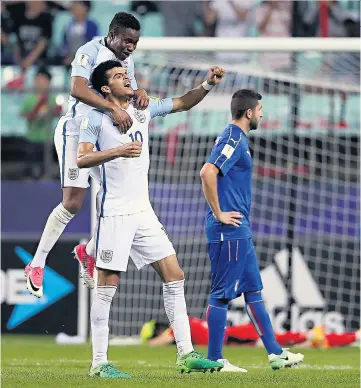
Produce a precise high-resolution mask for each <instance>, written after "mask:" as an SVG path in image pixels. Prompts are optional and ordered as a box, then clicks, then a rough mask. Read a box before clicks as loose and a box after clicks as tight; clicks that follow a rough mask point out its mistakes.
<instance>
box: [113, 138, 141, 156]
mask: <svg viewBox="0 0 361 388" xmlns="http://www.w3.org/2000/svg"><path fill="white" fill-rule="evenodd" d="M118 151H119V157H121V158H138V157H139V156H140V154H141V153H142V143H140V142H139V141H133V142H131V143H126V144H123V145H122V146H119V147H118Z"/></svg>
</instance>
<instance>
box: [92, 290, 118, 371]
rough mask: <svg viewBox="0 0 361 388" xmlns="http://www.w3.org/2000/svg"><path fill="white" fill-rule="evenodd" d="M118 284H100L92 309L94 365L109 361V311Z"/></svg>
mask: <svg viewBox="0 0 361 388" xmlns="http://www.w3.org/2000/svg"><path fill="white" fill-rule="evenodd" d="M116 291H117V287H116V286H98V287H97V292H96V295H95V297H94V300H93V303H92V307H91V310H90V321H91V335H92V348H93V361H92V367H93V368H95V367H97V366H98V365H100V364H104V363H107V362H108V342H109V313H110V306H111V304H112V300H113V297H114V295H115V292H116Z"/></svg>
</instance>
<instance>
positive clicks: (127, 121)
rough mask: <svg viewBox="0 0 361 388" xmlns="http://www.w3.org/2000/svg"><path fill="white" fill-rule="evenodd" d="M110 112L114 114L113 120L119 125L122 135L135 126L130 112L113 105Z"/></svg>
mask: <svg viewBox="0 0 361 388" xmlns="http://www.w3.org/2000/svg"><path fill="white" fill-rule="evenodd" d="M110 112H111V113H112V114H113V120H114V121H116V122H117V123H118V124H119V129H120V132H121V133H126V132H127V131H128V129H129V128H130V127H131V126H132V125H133V120H132V118H131V117H130V116H129V114H128V112H126V111H125V110H124V109H121V108H119V107H118V106H117V105H115V104H113V105H112V107H111V109H110Z"/></svg>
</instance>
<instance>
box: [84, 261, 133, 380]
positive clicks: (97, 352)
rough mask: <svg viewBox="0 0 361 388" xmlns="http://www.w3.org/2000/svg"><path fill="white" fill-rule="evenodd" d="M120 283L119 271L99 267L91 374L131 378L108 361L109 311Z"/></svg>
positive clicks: (92, 312)
mask: <svg viewBox="0 0 361 388" xmlns="http://www.w3.org/2000/svg"><path fill="white" fill-rule="evenodd" d="M118 283H119V272H115V271H110V270H104V269H101V268H98V286H97V291H96V294H95V297H94V300H93V303H92V306H91V311H90V321H91V333H92V349H93V360H92V363H91V366H90V371H89V376H91V377H104V378H123V379H129V378H130V376H129V375H128V374H126V373H122V372H120V371H118V370H117V369H116V368H115V367H114V365H112V364H109V362H108V341H109V313H110V306H111V304H112V300H113V297H114V295H115V293H116V290H117V285H118Z"/></svg>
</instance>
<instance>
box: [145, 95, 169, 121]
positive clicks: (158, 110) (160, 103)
mask: <svg viewBox="0 0 361 388" xmlns="http://www.w3.org/2000/svg"><path fill="white" fill-rule="evenodd" d="M172 109H173V100H172V99H171V98H163V99H161V98H156V97H150V98H149V111H150V118H151V119H152V118H154V117H156V116H162V117H164V116H166V115H167V114H168V113H170V112H171V111H172Z"/></svg>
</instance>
